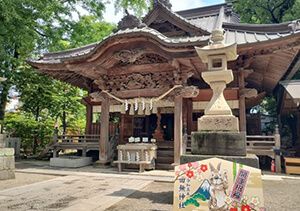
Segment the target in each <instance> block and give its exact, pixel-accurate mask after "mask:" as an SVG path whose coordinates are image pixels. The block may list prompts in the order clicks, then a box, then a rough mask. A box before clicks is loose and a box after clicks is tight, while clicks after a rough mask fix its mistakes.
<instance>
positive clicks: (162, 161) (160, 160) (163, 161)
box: [156, 156, 174, 164]
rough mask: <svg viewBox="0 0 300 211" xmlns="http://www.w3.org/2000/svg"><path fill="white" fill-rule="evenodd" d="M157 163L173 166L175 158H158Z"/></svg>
mask: <svg viewBox="0 0 300 211" xmlns="http://www.w3.org/2000/svg"><path fill="white" fill-rule="evenodd" d="M156 163H159V164H172V163H174V157H173V156H170V157H158V158H157V159H156Z"/></svg>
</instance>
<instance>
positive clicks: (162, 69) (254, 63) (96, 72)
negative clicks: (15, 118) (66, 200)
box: [28, 0, 300, 165]
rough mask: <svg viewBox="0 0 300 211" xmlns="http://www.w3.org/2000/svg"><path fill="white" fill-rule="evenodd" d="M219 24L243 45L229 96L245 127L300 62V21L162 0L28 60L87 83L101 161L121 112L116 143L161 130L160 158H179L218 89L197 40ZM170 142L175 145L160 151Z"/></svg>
mask: <svg viewBox="0 0 300 211" xmlns="http://www.w3.org/2000/svg"><path fill="white" fill-rule="evenodd" d="M219 25H221V26H222V28H223V30H224V37H225V42H226V43H237V45H238V47H237V50H238V55H239V57H238V59H237V60H236V61H233V62H230V63H229V68H230V69H232V70H233V72H234V81H233V82H232V83H230V84H229V86H228V88H227V89H226V90H225V98H226V99H227V101H228V102H229V105H230V107H231V108H232V110H233V113H234V115H235V116H237V117H239V122H240V130H241V131H246V130H247V117H246V116H247V115H246V113H247V112H249V109H250V108H252V107H253V106H255V105H258V104H259V103H260V102H261V101H262V99H263V98H264V97H265V96H267V95H268V94H271V93H272V92H274V91H275V90H276V89H277V87H278V83H279V81H281V80H284V79H285V77H287V76H288V75H293V74H295V72H296V71H297V70H298V68H299V65H297V64H299V61H300V53H299V49H300V23H299V21H293V22H287V23H282V24H260V25H258V24H242V23H239V16H238V14H236V13H234V12H233V10H232V6H231V5H230V4H226V3H225V4H219V5H214V6H208V7H202V8H195V9H190V10H185V11H179V12H174V11H172V9H171V5H170V3H169V2H168V1H166V0H165V1H162V0H161V1H155V3H154V6H153V8H152V9H151V11H149V13H148V14H147V15H146V16H145V17H144V18H143V19H142V20H139V19H137V18H136V17H134V16H132V15H130V14H128V13H127V15H126V16H125V17H124V18H123V19H122V20H121V21H120V22H119V24H118V29H117V30H116V31H115V32H114V33H112V34H111V35H109V36H108V37H106V38H105V39H103V40H102V41H99V42H98V43H93V44H90V45H87V46H84V47H81V48H77V49H72V50H67V51H62V52H55V53H46V54H44V55H43V56H41V57H40V58H39V59H35V60H29V61H28V62H29V63H30V65H32V66H33V67H35V68H36V69H38V71H39V72H41V73H44V74H46V75H49V76H51V77H53V78H55V79H58V80H62V81H65V82H67V83H69V84H72V85H74V86H77V87H80V88H82V89H84V90H87V91H88V93H89V94H88V96H86V97H85V98H84V99H83V102H84V103H85V105H86V108H87V125H86V134H98V135H100V140H99V152H100V153H99V154H100V155H99V160H100V162H103V163H107V162H110V161H111V160H112V158H111V157H109V153H108V152H109V151H110V150H111V149H110V146H111V145H110V144H109V142H110V135H111V134H109V119H110V115H117V116H118V117H119V118H120V123H119V126H118V127H119V128H118V134H119V136H118V137H119V138H118V143H126V142H128V138H129V137H131V136H132V137H148V138H155V139H156V140H157V145H158V160H157V161H158V164H159V163H160V162H161V163H162V164H167V165H170V164H171V163H178V162H179V157H180V155H181V153H182V148H183V144H182V143H183V136H184V134H190V133H191V131H195V130H197V118H199V117H200V116H201V115H203V111H204V108H205V106H206V104H207V103H208V102H209V100H210V98H211V96H212V91H211V90H210V88H209V86H208V85H207V84H206V83H205V82H204V81H203V80H202V78H201V72H202V71H205V70H207V67H206V66H205V65H204V64H203V63H202V62H201V60H200V58H199V57H198V55H197V53H196V50H195V46H197V47H204V46H206V45H207V44H208V43H209V42H210V35H211V32H212V30H213V29H214V28H215V27H216V26H219ZM98 112H101V115H100V121H97V119H96V117H97V115H96V114H97V113H98ZM166 148H168V149H171V152H168V153H167V152H166V153H165V154H164V153H161V154H160V150H161V151H163V149H166ZM166 154H167V155H169V159H167V158H165V157H164V156H165V155H166ZM160 156H161V157H160ZM170 156H171V159H170Z"/></svg>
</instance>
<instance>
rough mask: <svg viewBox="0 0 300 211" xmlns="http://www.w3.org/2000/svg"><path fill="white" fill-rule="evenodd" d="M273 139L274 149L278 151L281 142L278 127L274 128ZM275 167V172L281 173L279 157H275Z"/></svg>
mask: <svg viewBox="0 0 300 211" xmlns="http://www.w3.org/2000/svg"><path fill="white" fill-rule="evenodd" d="M274 139H275V147H276V149H278V150H279V149H280V148H281V142H280V133H279V128H278V125H276V128H275V134H274ZM275 166H276V172H277V173H281V155H275Z"/></svg>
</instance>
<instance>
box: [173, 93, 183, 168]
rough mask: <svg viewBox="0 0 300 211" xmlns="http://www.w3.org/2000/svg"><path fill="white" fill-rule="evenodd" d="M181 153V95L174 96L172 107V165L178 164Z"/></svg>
mask: <svg viewBox="0 0 300 211" xmlns="http://www.w3.org/2000/svg"><path fill="white" fill-rule="evenodd" d="M181 155H182V97H181V96H176V97H175V108H174V165H179V164H180V156H181Z"/></svg>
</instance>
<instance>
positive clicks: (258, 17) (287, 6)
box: [227, 0, 300, 24]
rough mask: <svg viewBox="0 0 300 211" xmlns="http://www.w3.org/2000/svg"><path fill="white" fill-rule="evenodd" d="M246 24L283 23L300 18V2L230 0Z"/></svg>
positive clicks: (286, 0)
mask: <svg viewBox="0 0 300 211" xmlns="http://www.w3.org/2000/svg"><path fill="white" fill-rule="evenodd" d="M227 2H231V3H233V5H234V10H235V11H236V12H237V13H238V14H240V16H241V21H242V22H244V23H259V24H261V23H281V22H283V21H287V20H292V19H298V18H300V12H299V8H300V5H299V4H300V1H299V0H229V1H227Z"/></svg>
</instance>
